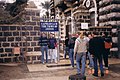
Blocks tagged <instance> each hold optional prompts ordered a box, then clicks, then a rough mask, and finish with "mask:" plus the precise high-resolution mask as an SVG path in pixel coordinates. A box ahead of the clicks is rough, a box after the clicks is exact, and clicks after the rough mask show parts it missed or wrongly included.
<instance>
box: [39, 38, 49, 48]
mask: <svg viewBox="0 0 120 80" xmlns="http://www.w3.org/2000/svg"><path fill="white" fill-rule="evenodd" d="M39 44H40V46H48V38H47V37H40V39H39Z"/></svg>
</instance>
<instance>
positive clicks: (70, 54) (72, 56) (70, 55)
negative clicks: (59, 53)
mask: <svg viewBox="0 0 120 80" xmlns="http://www.w3.org/2000/svg"><path fill="white" fill-rule="evenodd" d="M69 59H70V61H71V65H72V67H74V49H70V51H69Z"/></svg>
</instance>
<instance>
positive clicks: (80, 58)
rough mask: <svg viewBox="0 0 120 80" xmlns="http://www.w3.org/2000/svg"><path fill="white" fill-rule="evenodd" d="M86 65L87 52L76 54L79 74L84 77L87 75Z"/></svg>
mask: <svg viewBox="0 0 120 80" xmlns="http://www.w3.org/2000/svg"><path fill="white" fill-rule="evenodd" d="M80 61H81V63H82V68H81V70H80ZM85 63H86V52H82V53H77V54H76V66H77V73H78V74H79V73H81V74H82V75H84V74H85Z"/></svg>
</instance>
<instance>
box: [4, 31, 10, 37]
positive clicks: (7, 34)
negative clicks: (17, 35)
mask: <svg viewBox="0 0 120 80" xmlns="http://www.w3.org/2000/svg"><path fill="white" fill-rule="evenodd" d="M4 36H12V32H4Z"/></svg>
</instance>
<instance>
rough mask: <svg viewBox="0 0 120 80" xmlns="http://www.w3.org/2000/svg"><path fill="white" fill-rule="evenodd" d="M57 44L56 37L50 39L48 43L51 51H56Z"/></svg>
mask: <svg viewBox="0 0 120 80" xmlns="http://www.w3.org/2000/svg"><path fill="white" fill-rule="evenodd" d="M56 43H57V41H56V39H55V38H54V37H53V38H49V42H48V46H49V49H55V46H56Z"/></svg>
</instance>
